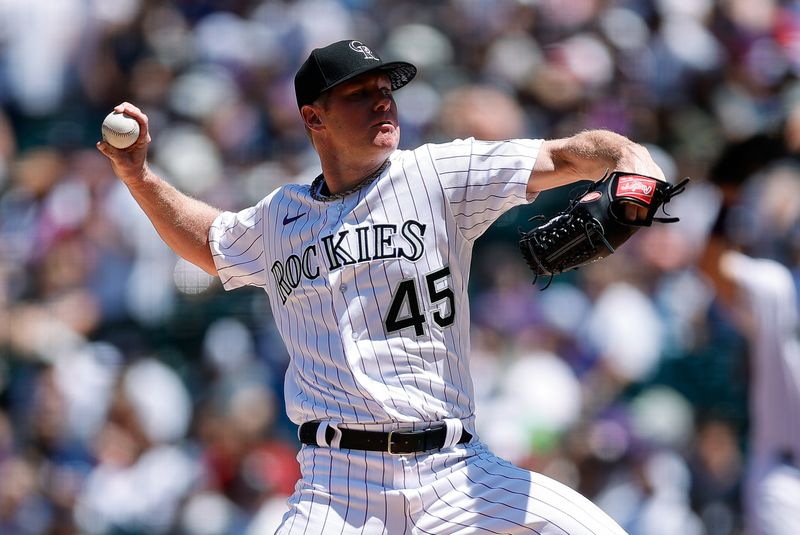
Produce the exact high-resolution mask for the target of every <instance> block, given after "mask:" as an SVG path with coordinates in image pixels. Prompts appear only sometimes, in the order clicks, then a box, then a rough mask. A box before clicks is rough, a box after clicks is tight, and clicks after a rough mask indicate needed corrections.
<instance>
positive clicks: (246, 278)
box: [208, 201, 267, 290]
mask: <svg viewBox="0 0 800 535" xmlns="http://www.w3.org/2000/svg"><path fill="white" fill-rule="evenodd" d="M264 203H265V201H261V202H260V203H259V204H257V205H256V206H253V207H250V208H247V209H245V210H242V211H241V212H223V213H221V214H220V215H219V216H217V218H216V219H215V220H214V223H212V225H211V229H210V230H209V234H208V241H209V246H210V247H211V254H212V256H213V258H214V264H215V265H216V267H217V272H218V275H219V278H220V281H221V282H222V286H223V287H224V288H225V289H226V290H233V289H234V288H239V287H241V286H260V287H265V286H266V284H267V269H266V262H267V261H266V254H265V249H264Z"/></svg>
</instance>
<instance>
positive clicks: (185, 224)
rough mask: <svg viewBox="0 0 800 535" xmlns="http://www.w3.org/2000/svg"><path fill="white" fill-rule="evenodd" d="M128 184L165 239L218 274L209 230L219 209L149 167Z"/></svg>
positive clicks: (185, 255) (170, 245)
mask: <svg viewBox="0 0 800 535" xmlns="http://www.w3.org/2000/svg"><path fill="white" fill-rule="evenodd" d="M126 184H127V186H128V189H129V190H130V192H131V195H132V196H133V198H134V199H135V200H136V202H137V203H138V204H139V206H140V207H141V208H142V210H143V211H144V213H145V214H146V215H147V217H148V218H149V219H150V222H151V223H152V224H153V226H154V227H155V229H156V231H157V232H158V234H159V236H161V239H162V240H164V243H166V244H167V245H168V246H169V247H170V248H171V249H172V250H173V251H175V253H176V254H178V255H179V256H181V257H182V258H185V259H186V260H187V261H189V262H191V263H193V264H195V265H197V266H199V267H200V268H202V269H203V270H205V271H206V272H208V273H210V274H212V275H216V274H217V269H216V267H215V265H214V259H213V258H212V256H211V249H210V248H209V245H208V231H209V229H210V228H211V224H212V223H213V221H214V219H215V218H216V217H217V215H219V213H220V211H219V210H217V209H216V208H213V207H211V206H209V205H208V204H206V203H204V202H202V201H199V200H197V199H194V198H192V197H189V196H188V195H185V194H183V193H181V192H180V191H178V190H177V189H175V188H174V187H173V186H172V185H171V184H169V183H168V182H166V181H164V180H163V179H161V178H160V177H158V176H157V175H156V174H154V173H153V172H152V171H150V169H149V168H148V167H145V172H144V175H143V176H142V178H141V179H140V180H138V181H136V182H133V183H126Z"/></svg>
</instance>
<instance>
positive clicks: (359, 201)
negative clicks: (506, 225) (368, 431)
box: [209, 139, 541, 423]
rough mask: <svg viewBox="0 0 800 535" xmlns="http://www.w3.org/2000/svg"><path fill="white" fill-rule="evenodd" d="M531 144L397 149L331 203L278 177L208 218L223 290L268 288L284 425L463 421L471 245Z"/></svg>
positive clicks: (506, 201) (468, 399)
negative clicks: (283, 356)
mask: <svg viewBox="0 0 800 535" xmlns="http://www.w3.org/2000/svg"><path fill="white" fill-rule="evenodd" d="M540 144H541V141H538V140H537V141H531V140H513V141H504V142H482V141H476V140H474V139H467V140H456V141H454V142H452V143H446V144H439V145H424V146H422V147H420V148H419V149H417V150H415V151H396V152H395V153H394V154H393V155H392V156H391V158H390V161H391V165H390V166H389V167H388V168H387V169H386V171H384V174H383V175H382V176H381V177H379V178H378V180H376V181H375V182H374V183H372V184H371V185H370V186H369V187H367V188H365V189H363V190H360V191H358V192H356V193H354V194H352V195H349V196H347V197H345V198H344V199H337V200H335V201H331V202H324V201H317V200H314V199H313V198H312V197H311V195H310V194H309V186H300V185H289V186H284V187H281V188H279V189H277V190H275V191H274V192H272V193H271V194H270V195H269V196H267V197H266V198H265V199H263V200H262V201H261V202H259V203H258V204H257V205H256V206H254V207H252V208H248V209H246V210H243V211H241V212H239V213H231V212H226V213H223V214H222V215H220V216H219V217H218V218H217V220H216V221H215V222H214V224H213V226H212V228H211V231H210V235H209V238H210V242H211V248H212V253H213V255H214V260H215V262H216V266H217V269H218V271H219V276H220V280H221V281H222V282H223V285H224V287H225V288H226V289H229V290H230V289H233V288H237V287H240V286H243V285H256V286H260V287H263V288H264V289H265V290H266V291H267V293H268V294H269V297H270V306H271V307H272V311H273V316H274V317H275V320H276V323H277V326H278V329H279V331H280V333H281V335H282V337H283V340H284V342H285V343H286V346H287V348H288V351H289V353H290V355H291V364H290V368H289V371H288V373H287V375H286V402H287V410H288V413H289V417H290V418H291V420H292V421H294V422H295V423H302V422H305V421H311V420H331V421H338V422H346V423H375V422H420V421H428V422H430V421H439V420H442V419H444V418H458V419H467V418H470V417H471V416H472V414H473V409H474V407H473V403H472V382H471V379H470V376H469V371H468V363H467V358H468V354H469V306H468V303H467V280H468V277H469V268H470V260H471V253H472V243H473V241H474V240H475V239H476V238H477V237H479V236H480V235H481V234H482V233H483V232H484V231H485V230H486V228H488V226H489V225H490V224H491V223H492V222H493V221H494V220H495V219H497V217H499V216H500V215H501V214H502V213H503V212H505V211H506V210H508V209H510V208H512V207H513V206H516V205H519V204H522V203H525V202H528V199H527V198H526V187H527V183H528V177H529V176H530V173H531V170H532V168H533V165H534V163H535V161H536V155H537V153H538V149H539V147H540Z"/></svg>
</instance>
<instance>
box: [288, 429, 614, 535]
mask: <svg viewBox="0 0 800 535" xmlns="http://www.w3.org/2000/svg"><path fill="white" fill-rule="evenodd" d="M298 460H299V461H300V466H301V468H302V473H303V477H302V479H301V480H300V481H299V482H298V484H297V487H296V489H295V493H294V495H293V496H292V497H291V498H290V500H289V506H290V510H289V511H288V512H287V513H286V515H285V516H284V518H283V523H282V525H281V527H280V528H279V529H278V531H277V534H279V535H301V534H302V535H322V534H325V535H327V534H334V533H335V534H339V533H342V534H363V535H375V534H385V535H434V534H435V535H440V534H441V535H444V534H462V535H466V534H495V533H502V534H523V533H525V534H540V535H550V534H559V535H564V534H569V535H576V534H594V535H606V534H617V535H624V533H625V532H624V531H623V530H622V528H620V527H619V526H618V525H617V524H616V523H615V522H614V521H613V520H612V519H611V518H610V517H609V516H608V515H606V514H605V513H604V512H603V511H601V510H600V509H599V508H598V507H597V506H596V505H594V504H593V503H591V502H590V501H589V500H587V499H586V498H584V497H583V496H581V495H580V494H578V493H577V492H575V491H574V490H572V489H570V488H569V487H567V486H565V485H563V484H561V483H558V482H557V481H554V480H552V479H550V478H547V477H545V476H543V475H541V474H537V473H535V472H529V471H527V470H523V469H521V468H518V467H516V466H514V465H512V464H511V463H509V462H507V461H504V460H502V459H500V458H499V457H496V456H495V455H494V454H492V453H490V452H489V451H488V450H487V448H486V447H485V446H484V445H483V444H480V443H478V444H471V445H469V446H456V447H455V448H452V449H450V450H446V451H441V452H434V453H430V454H416V455H408V456H392V455H389V454H388V453H379V452H365V451H358V450H339V449H331V448H325V447H316V446H304V447H303V448H302V450H301V451H300V453H299V454H298Z"/></svg>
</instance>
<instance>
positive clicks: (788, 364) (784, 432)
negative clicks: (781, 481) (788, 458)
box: [728, 252, 800, 461]
mask: <svg viewBox="0 0 800 535" xmlns="http://www.w3.org/2000/svg"><path fill="white" fill-rule="evenodd" d="M728 261H729V262H731V269H730V274H731V275H732V276H733V277H734V278H735V280H736V282H737V283H738V284H739V287H740V288H741V293H742V298H743V299H744V305H745V310H746V311H747V313H748V320H749V321H748V323H749V326H750V327H751V329H752V331H751V332H750V333H749V335H750V343H751V349H750V351H751V373H752V381H751V392H750V413H751V418H752V424H751V429H750V432H751V437H752V451H753V452H754V453H755V454H757V455H774V454H776V453H779V452H788V453H791V454H792V455H793V457H794V459H796V460H797V461H800V416H798V415H800V338H798V334H797V329H798V325H800V320H799V319H798V313H797V297H796V296H797V292H796V290H795V283H794V280H793V279H792V274H791V272H790V271H789V269H788V268H786V266H784V265H783V264H780V263H778V262H776V261H774V260H769V259H765V258H750V257H749V256H746V255H743V254H741V253H737V252H731V253H728Z"/></svg>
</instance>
